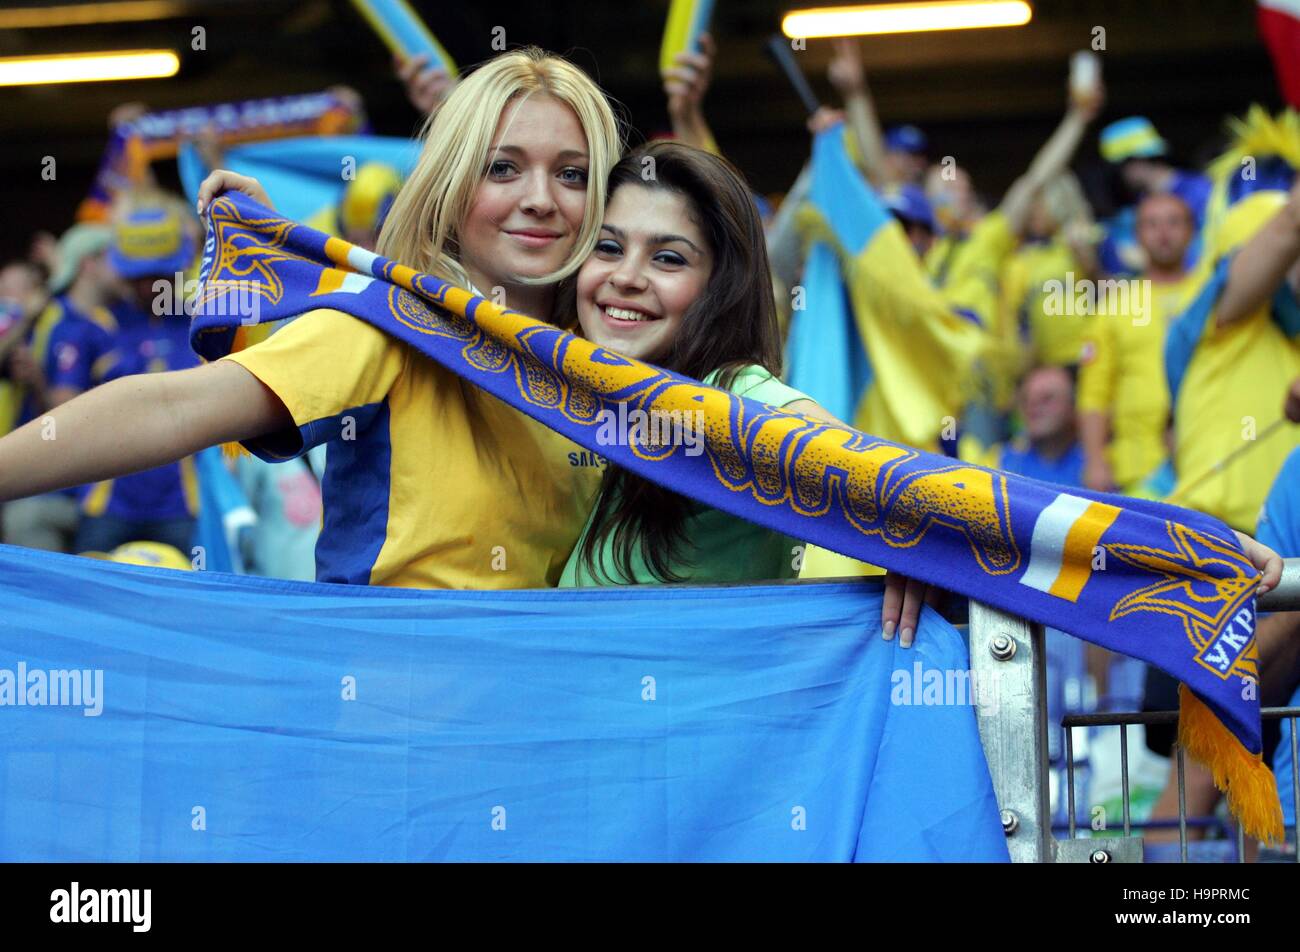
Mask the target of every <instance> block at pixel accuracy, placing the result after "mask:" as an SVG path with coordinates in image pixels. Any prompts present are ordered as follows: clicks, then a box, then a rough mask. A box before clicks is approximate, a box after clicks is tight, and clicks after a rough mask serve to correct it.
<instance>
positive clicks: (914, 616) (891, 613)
mask: <svg viewBox="0 0 1300 952" xmlns="http://www.w3.org/2000/svg"><path fill="white" fill-rule="evenodd" d="M1257 544H1258V543H1257ZM942 595H943V590H942V589H939V588H935V587H934V586H933V585H927V584H926V583H925V582H920V581H917V580H916V579H914V578H908V577H907V576H905V575H899V574H898V573H897V572H888V573H886V574H885V602H884V606H883V608H882V609H881V612H880V627H881V633H882V634H883V636H884V639H885V640H886V641H893V639H894V633H895V632H897V633H898V644H899V647H902V648H910V647H912V642H913V640H914V639H915V638H916V629H917V625H918V623H919V621H920V618H921V606H922V605H929V606H930V607H931V608H935V607H937V605H938V602H939V598H940V597H941V596H942Z"/></svg>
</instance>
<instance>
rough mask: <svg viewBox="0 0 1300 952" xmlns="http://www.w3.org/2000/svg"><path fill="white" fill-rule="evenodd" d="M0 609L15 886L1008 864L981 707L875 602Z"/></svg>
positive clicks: (21, 599)
mask: <svg viewBox="0 0 1300 952" xmlns="http://www.w3.org/2000/svg"><path fill="white" fill-rule="evenodd" d="M0 579H3V586H4V590H3V594H2V596H0V597H3V600H4V605H5V612H4V622H3V624H2V625H0V860H6V861H15V860H18V861H29V860H53V861H136V860H147V861H154V860H157V861H174V860H180V861H187V860H236V861H242V860H271V861H309V860H836V861H840V860H927V861H930V860H977V861H993V860H1005V859H1007V849H1006V842H1005V837H1004V835H1003V832H1002V827H1001V823H1000V822H999V819H998V807H997V803H996V801H995V798H994V795H993V789H992V784H991V782H990V779H989V774H988V767H987V766H986V763H985V760H984V755H983V751H982V749H981V747H980V742H979V735H978V730H977V725H976V717H977V715H976V711H975V708H974V707H972V706H971V701H972V698H973V694H974V690H975V689H978V691H979V692H980V694H981V698H980V700H981V704H982V705H983V707H982V708H981V710H984V709H987V707H988V705H989V702H990V701H992V702H993V703H994V704H995V703H996V700H997V698H996V693H995V691H994V692H990V691H989V688H993V689H996V685H995V684H994V685H988V686H984V685H977V686H976V688H975V689H972V687H971V686H970V682H969V680H967V678H966V673H967V670H968V667H969V665H968V657H967V653H966V647H965V644H964V643H963V641H962V639H961V636H960V635H959V634H958V633H957V632H956V631H955V630H953V628H952V627H951V626H949V625H948V624H947V623H946V622H944V621H943V620H942V619H940V618H939V617H938V616H937V615H934V614H932V613H931V612H929V610H928V609H927V612H926V615H925V617H924V619H923V621H922V624H921V627H920V630H919V632H918V635H917V643H916V646H915V648H914V649H909V650H903V649H901V648H898V647H897V642H886V641H884V640H883V639H881V637H880V634H879V627H878V625H877V624H876V623H875V621H874V620H875V619H878V618H879V616H880V610H881V605H880V595H879V588H878V587H875V586H871V585H869V584H862V583H854V584H842V583H827V584H817V585H803V586H791V585H775V584H774V585H767V586H754V587H723V586H719V587H702V588H687V587H671V586H670V587H659V586H645V587H637V588H626V589H619V590H608V589H607V590H601V591H583V590H576V589H574V590H555V591H522V592H505V593H500V592H420V591H411V590H403V589H392V588H361V587H353V586H344V585H327V584H323V583H303V582H284V581H277V580H270V579H257V578H249V577H246V576H235V575H224V574H220V573H214V572H198V573H186V572H174V571H168V570H164V569H150V568H136V567H132V566H119V565H113V564H109V563H103V562H97V561H94V560H90V559H78V558H75V557H72V556H61V555H53V554H47V553H42V552H28V551H25V550H22V549H16V548H12V547H8V546H0ZM73 688H76V695H75V696H73V693H72V689H73ZM20 698H21V700H20Z"/></svg>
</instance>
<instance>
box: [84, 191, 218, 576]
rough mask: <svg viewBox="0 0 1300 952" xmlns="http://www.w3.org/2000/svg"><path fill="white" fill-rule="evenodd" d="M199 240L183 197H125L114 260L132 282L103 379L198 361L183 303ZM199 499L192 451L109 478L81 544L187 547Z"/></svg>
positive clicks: (96, 491)
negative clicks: (141, 543) (174, 459)
mask: <svg viewBox="0 0 1300 952" xmlns="http://www.w3.org/2000/svg"><path fill="white" fill-rule="evenodd" d="M197 244H198V229H197V222H195V221H194V220H193V219H192V218H191V216H190V215H189V213H188V211H187V209H186V208H185V205H184V203H183V202H181V201H180V200H179V199H177V198H174V197H172V196H170V195H166V194H163V193H157V192H145V193H137V194H132V195H128V196H126V197H125V198H124V199H122V200H121V201H120V202H119V206H118V207H117V208H116V209H115V213H114V216H113V226H112V238H111V241H110V244H109V248H108V263H109V265H110V266H111V267H112V268H113V270H114V272H115V273H116V274H117V275H118V276H119V277H120V278H121V279H122V280H123V281H124V282H125V285H126V294H125V296H124V297H123V298H122V299H120V300H118V301H117V302H115V303H114V306H113V313H114V316H115V317H116V318H117V323H118V331H117V333H116V335H115V337H114V340H113V346H112V349H111V350H110V351H109V352H108V353H106V354H104V355H103V357H101V358H100V360H99V361H98V362H97V364H96V366H95V368H94V371H95V382H96V383H106V382H107V381H109V380H113V379H116V378H118V377H124V376H128V375H130V374H140V373H157V372H163V371H169V370H183V369H185V368H188V367H194V366H197V365H198V363H199V359H198V356H197V355H196V354H195V353H194V351H193V350H192V349H191V348H190V342H189V317H188V315H187V314H186V313H185V310H184V306H183V304H182V301H181V298H182V288H183V284H184V281H185V274H186V272H188V271H190V270H191V269H192V268H193V266H194V264H195V252H196V249H197ZM198 504H199V492H198V478H197V475H196V473H195V468H194V460H193V458H192V457H186V458H185V459H182V460H181V461H180V462H177V463H169V464H167V465H164V466H159V467H156V468H154V469H150V470H145V471H144V472H141V473H136V474H134V475H131V476H124V477H121V478H119V479H109V480H104V481H103V482H100V483H96V484H95V485H94V486H92V487H90V488H89V490H88V491H87V492H86V493H85V495H84V498H83V499H82V503H81V511H82V519H81V525H80V527H79V529H78V531H77V538H76V541H75V543H74V547H75V549H76V550H77V551H79V552H82V551H88V550H89V551H96V552H108V551H111V550H112V549H114V548H116V547H117V546H119V545H121V544H123V543H125V542H139V541H153V542H162V543H165V544H167V545H171V546H174V547H176V548H177V549H179V550H180V551H181V552H185V553H188V552H189V551H190V545H191V542H192V540H193V536H194V528H195V518H196V516H197V514H198Z"/></svg>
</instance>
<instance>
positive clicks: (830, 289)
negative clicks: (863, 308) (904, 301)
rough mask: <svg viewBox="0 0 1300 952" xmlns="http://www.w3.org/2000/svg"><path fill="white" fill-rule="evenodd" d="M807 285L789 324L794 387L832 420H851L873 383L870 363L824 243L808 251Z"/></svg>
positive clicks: (836, 263) (836, 265) (790, 376)
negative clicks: (811, 399) (810, 398)
mask: <svg viewBox="0 0 1300 952" xmlns="http://www.w3.org/2000/svg"><path fill="white" fill-rule="evenodd" d="M803 286H804V304H805V307H804V308H803V309H802V310H798V311H795V312H794V318H793V320H792V321H791V324H790V341H789V344H788V350H789V368H790V369H789V373H788V379H789V381H790V386H792V387H794V388H795V389H796V390H800V391H802V392H804V393H806V394H808V395H809V396H810V397H812V398H813V399H814V400H816V401H817V402H818V403H820V404H821V405H822V406H823V407H824V408H825V409H826V410H827V411H828V412H829V413H830V414H831V415H832V416H835V417H838V418H839V419H841V420H851V419H853V417H854V415H855V414H856V413H857V409H858V403H859V402H860V401H861V400H862V394H863V393H864V392H865V391H866V389H867V387H868V386H869V385H870V383H871V378H872V372H871V361H870V360H869V359H868V358H867V351H866V348H865V347H864V346H863V344H862V336H861V335H860V334H859V333H858V327H857V323H856V322H855V321H854V319H853V310H852V306H851V305H850V303H849V299H848V291H847V289H846V288H845V287H844V279H843V277H842V276H841V274H840V262H839V259H838V258H837V257H836V255H835V251H834V249H832V248H831V246H830V245H828V244H826V243H825V242H824V241H818V242H815V243H814V244H813V245H812V247H811V248H809V250H808V260H807V261H806V262H805V264H804V272H803Z"/></svg>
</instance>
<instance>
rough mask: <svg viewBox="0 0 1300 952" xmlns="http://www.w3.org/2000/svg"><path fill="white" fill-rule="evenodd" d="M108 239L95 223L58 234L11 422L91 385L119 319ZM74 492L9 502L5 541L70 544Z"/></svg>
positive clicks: (18, 356)
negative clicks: (46, 296) (45, 300)
mask: <svg viewBox="0 0 1300 952" xmlns="http://www.w3.org/2000/svg"><path fill="white" fill-rule="evenodd" d="M108 241H109V232H108V229H107V228H106V227H104V226H102V225H95V224H81V225H75V226H73V227H72V228H70V229H69V230H68V231H67V233H66V234H64V236H63V238H62V239H61V240H60V241H59V244H58V252H57V261H58V265H57V268H56V270H55V272H54V274H53V275H51V277H50V280H49V285H48V287H49V291H50V293H51V294H52V295H54V296H53V298H52V299H51V300H50V303H49V304H48V305H47V306H46V307H45V309H44V310H43V311H42V312H41V314H40V316H39V317H38V318H37V319H36V322H35V324H34V325H33V326H32V328H31V330H30V332H29V333H28V335H27V341H26V343H25V344H24V346H23V347H21V348H20V349H19V350H18V351H17V352H16V353H15V354H14V355H13V357H12V359H11V362H10V363H11V371H12V372H13V375H14V377H15V379H16V380H18V381H19V382H20V385H21V389H20V393H19V397H20V400H19V404H18V412H17V419H16V422H15V425H16V426H20V425H22V424H23V423H26V422H27V421H29V420H32V419H35V418H37V417H39V416H40V415H41V414H43V413H45V412H46V411H48V410H52V409H53V408H54V407H57V406H59V405H60V404H61V403H64V402H66V401H67V400H71V399H72V398H73V397H75V396H77V394H79V393H81V392H82V391H83V390H86V389H88V388H89V387H90V385H91V366H92V365H93V364H94V362H95V361H96V360H98V359H99V358H100V357H101V356H103V355H104V354H105V353H106V352H107V351H108V350H109V348H110V346H111V341H112V336H113V333H114V331H115V330H116V326H117V322H116V320H115V319H114V318H113V315H112V314H111V312H110V311H109V309H108V307H107V306H106V305H107V304H108V302H109V300H110V298H111V296H112V294H113V293H114V290H115V284H116V279H115V277H114V275H113V273H112V270H111V269H110V268H109V266H108V263H107V260H106V250H107V248H108ZM77 496H78V491H77V490H75V489H68V490H64V491H61V492H55V493H46V494H44V495H41V496H33V497H31V498H29V499H18V500H14V501H13V502H11V503H9V504H8V505H7V506H6V507H5V519H4V533H3V539H4V542H5V543H6V544H9V545H21V546H26V547H28V548H37V549H47V550H51V551H67V550H68V549H69V547H70V545H71V543H72V537H73V534H74V533H75V532H76V529H77V522H78V507H77Z"/></svg>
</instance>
